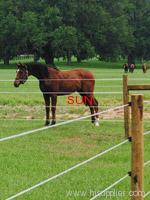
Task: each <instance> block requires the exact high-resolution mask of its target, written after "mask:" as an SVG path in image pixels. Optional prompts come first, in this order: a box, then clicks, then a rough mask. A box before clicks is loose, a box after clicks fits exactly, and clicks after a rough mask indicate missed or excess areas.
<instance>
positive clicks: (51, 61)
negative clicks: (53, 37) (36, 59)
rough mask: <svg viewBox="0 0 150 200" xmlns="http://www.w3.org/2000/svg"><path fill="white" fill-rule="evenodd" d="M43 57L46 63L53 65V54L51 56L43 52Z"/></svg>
mask: <svg viewBox="0 0 150 200" xmlns="http://www.w3.org/2000/svg"><path fill="white" fill-rule="evenodd" d="M44 59H45V63H46V64H50V65H52V66H55V64H54V56H52V55H50V54H45V55H44Z"/></svg>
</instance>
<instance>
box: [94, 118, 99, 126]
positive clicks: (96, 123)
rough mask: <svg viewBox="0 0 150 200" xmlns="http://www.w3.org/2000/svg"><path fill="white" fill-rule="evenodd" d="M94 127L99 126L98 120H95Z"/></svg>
mask: <svg viewBox="0 0 150 200" xmlns="http://www.w3.org/2000/svg"><path fill="white" fill-rule="evenodd" d="M94 125H95V126H99V118H98V119H96V120H95V122H94Z"/></svg>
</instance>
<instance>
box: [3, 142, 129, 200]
mask: <svg viewBox="0 0 150 200" xmlns="http://www.w3.org/2000/svg"><path fill="white" fill-rule="evenodd" d="M127 142H128V140H125V141H123V142H121V143H119V144H117V145H115V146H113V147H111V148H109V149H107V150H105V151H103V152H101V153H99V154H97V155H95V156H93V157H91V158H89V159H88V160H85V161H83V162H81V163H79V164H77V165H74V166H73V167H71V168H69V169H67V170H65V171H63V172H60V173H59V174H57V175H55V176H52V177H50V178H48V179H45V180H44V181H42V182H40V183H38V184H36V185H34V186H32V187H30V188H27V189H25V190H23V191H21V192H19V193H17V194H15V195H13V196H11V197H9V198H7V199H6V200H12V199H14V198H16V197H19V196H21V195H23V194H25V193H27V192H30V191H31V190H34V189H35V188H37V187H40V186H42V185H44V184H46V183H48V182H50V181H52V180H54V179H56V178H58V177H60V176H63V175H64V174H67V173H68V172H70V171H72V170H74V169H77V168H78V167H80V166H83V165H85V164H87V163H89V162H91V161H93V160H95V159H96V158H98V157H101V156H102V155H104V154H106V153H108V152H110V151H112V150H114V149H116V148H118V147H119V146H121V145H123V144H125V143H127Z"/></svg>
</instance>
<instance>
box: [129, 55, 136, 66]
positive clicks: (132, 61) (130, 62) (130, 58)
mask: <svg viewBox="0 0 150 200" xmlns="http://www.w3.org/2000/svg"><path fill="white" fill-rule="evenodd" d="M131 64H135V61H134V56H133V54H129V55H128V65H131Z"/></svg>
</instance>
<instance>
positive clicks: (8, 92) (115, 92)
mask: <svg viewBox="0 0 150 200" xmlns="http://www.w3.org/2000/svg"><path fill="white" fill-rule="evenodd" d="M72 93H73V92H57V91H56V92H36V91H33V92H10V91H6V92H0V94H41V95H42V94H64V95H65V94H66V95H69V94H72ZM80 94H93V92H80ZM94 94H122V92H121V91H120V92H118V91H114V92H94Z"/></svg>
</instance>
